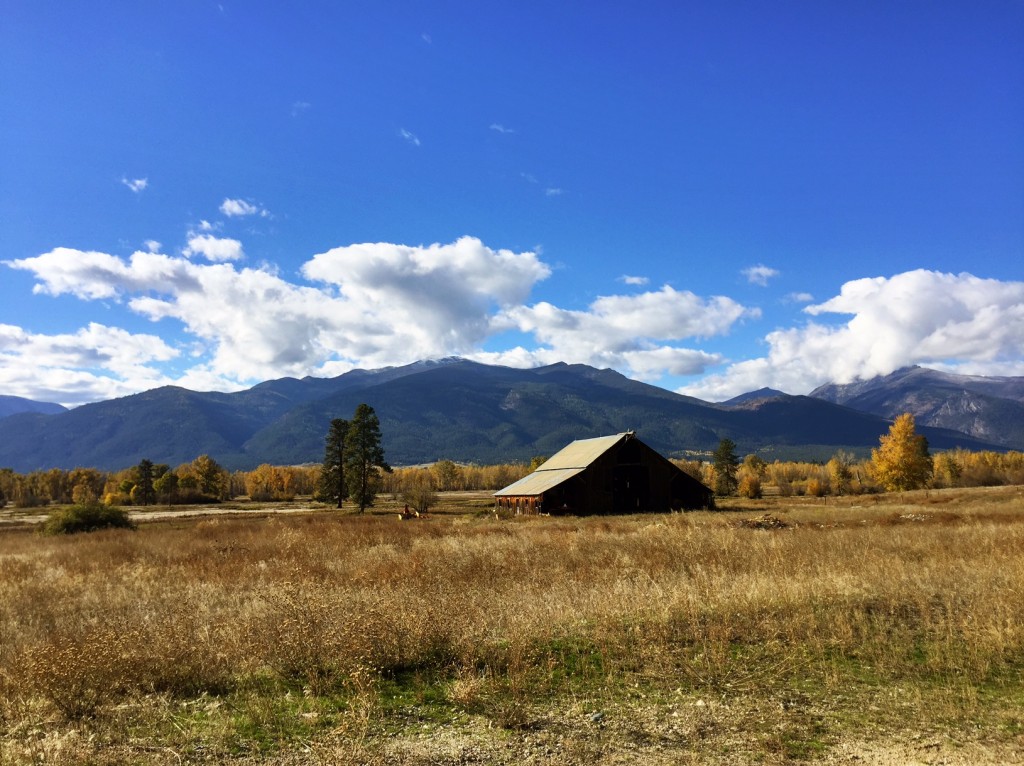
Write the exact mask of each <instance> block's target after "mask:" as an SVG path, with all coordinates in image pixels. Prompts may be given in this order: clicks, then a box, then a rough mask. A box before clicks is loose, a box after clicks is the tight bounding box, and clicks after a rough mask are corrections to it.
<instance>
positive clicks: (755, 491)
mask: <svg viewBox="0 0 1024 766" xmlns="http://www.w3.org/2000/svg"><path fill="white" fill-rule="evenodd" d="M737 492H738V494H739V496H740V497H746V498H749V499H751V500H757V499H759V498H760V497H761V495H762V491H761V480H760V479H759V478H757V476H754V475H753V474H749V473H748V474H745V475H744V476H743V478H742V479H740V486H739V489H738V490H737Z"/></svg>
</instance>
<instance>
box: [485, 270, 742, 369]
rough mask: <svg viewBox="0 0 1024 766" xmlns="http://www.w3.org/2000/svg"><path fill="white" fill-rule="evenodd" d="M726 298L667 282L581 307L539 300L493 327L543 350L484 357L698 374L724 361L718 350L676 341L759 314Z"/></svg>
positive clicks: (725, 328) (712, 332) (723, 330)
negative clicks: (512, 332)
mask: <svg viewBox="0 0 1024 766" xmlns="http://www.w3.org/2000/svg"><path fill="white" fill-rule="evenodd" d="M757 316H759V312H758V311H757V310H756V309H748V308H745V307H744V306H742V305H740V304H739V303H737V302H736V301H734V300H732V299H731V298H726V297H723V296H715V297H712V298H710V299H704V298H701V297H699V296H697V295H695V294H693V293H691V292H689V291H685V290H675V289H674V288H672V287H670V286H668V285H666V286H664V287H662V288H661V289H660V290H657V291H650V292H645V293H640V294H638V295H611V296H603V297H600V298H598V299H597V300H595V301H594V302H593V303H591V304H590V306H588V307H587V309H586V310H584V311H578V310H568V309H562V308H558V307H557V306H554V305H552V304H550V303H546V302H542V303H538V304H536V305H533V306H514V307H512V308H509V309H507V310H505V311H503V312H502V313H501V314H500V315H499V316H498V317H497V318H496V324H497V325H499V326H502V327H504V329H508V330H516V331H518V332H524V333H528V334H530V335H532V336H533V337H534V338H535V339H536V340H537V341H538V342H539V343H540V344H541V347H540V348H538V349H536V350H533V351H525V350H524V349H514V350H512V351H511V352H500V353H497V354H492V355H490V357H489V358H492V359H496V360H502V363H505V364H512V363H514V362H515V361H517V360H518V361H519V362H520V363H521V362H522V361H524V360H529V361H530V362H532V363H533V364H546V363H550V362H554V361H564V362H576V363H584V364H592V365H594V366H597V367H614V368H616V369H619V370H622V371H624V372H628V373H631V374H634V375H636V376H638V377H642V378H645V379H656V378H659V377H661V376H662V375H665V374H668V375H695V374H699V373H702V372H704V371H705V370H706V369H707V368H709V367H711V366H714V365H716V364H721V363H722V361H723V358H722V357H721V355H718V354H713V353H707V352H704V351H700V350H696V349H691V348H685V347H681V346H679V345H677V344H678V343H679V342H680V341H683V340H688V339H692V338H707V337H710V336H713V335H721V334H724V333H727V332H728V331H729V330H730V329H731V328H732V326H733V325H734V324H735V323H736V322H738V321H740V320H741V319H743V318H745V317H751V318H753V317H757Z"/></svg>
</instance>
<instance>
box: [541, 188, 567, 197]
mask: <svg viewBox="0 0 1024 766" xmlns="http://www.w3.org/2000/svg"><path fill="white" fill-rule="evenodd" d="M563 194H565V191H564V190H562V189H559V188H558V187H557V186H549V187H547V188H546V189H545V190H544V195H545V196H547V197H560V196H562V195H563Z"/></svg>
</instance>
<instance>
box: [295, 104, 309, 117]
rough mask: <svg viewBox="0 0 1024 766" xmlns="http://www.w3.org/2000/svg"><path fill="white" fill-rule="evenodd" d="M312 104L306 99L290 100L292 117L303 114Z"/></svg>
mask: <svg viewBox="0 0 1024 766" xmlns="http://www.w3.org/2000/svg"><path fill="white" fill-rule="evenodd" d="M311 106H312V104H310V103H309V102H308V101H294V102H292V117H298V116H299V115H300V114H303V113H304V112H305V111H306V110H307V109H309V108H310V107H311Z"/></svg>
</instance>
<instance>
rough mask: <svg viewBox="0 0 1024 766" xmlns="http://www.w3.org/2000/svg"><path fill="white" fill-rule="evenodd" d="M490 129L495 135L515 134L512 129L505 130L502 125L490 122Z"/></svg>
mask: <svg viewBox="0 0 1024 766" xmlns="http://www.w3.org/2000/svg"><path fill="white" fill-rule="evenodd" d="M490 129H491V130H493V131H494V132H495V133H503V134H506V135H507V134H512V133H515V132H516V131H515V130H514V129H513V128H506V127H505V126H504V125H502V124H501V123H498V122H492V123H491V124H490Z"/></svg>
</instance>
